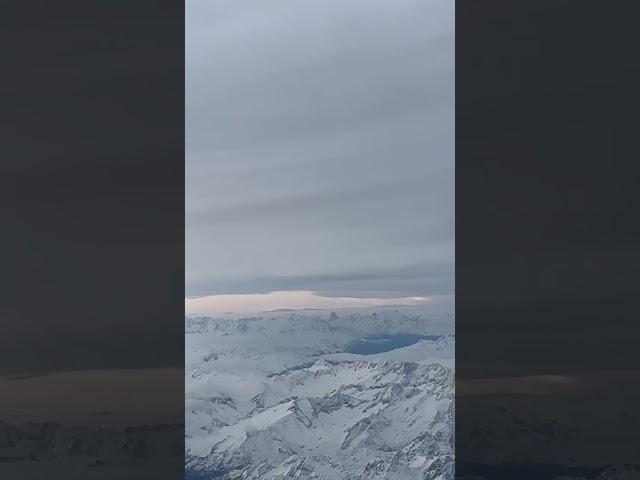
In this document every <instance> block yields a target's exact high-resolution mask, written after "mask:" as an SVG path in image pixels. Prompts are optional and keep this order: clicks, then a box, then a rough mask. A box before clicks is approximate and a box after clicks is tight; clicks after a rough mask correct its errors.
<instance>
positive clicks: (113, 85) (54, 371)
mask: <svg viewBox="0 0 640 480" xmlns="http://www.w3.org/2000/svg"><path fill="white" fill-rule="evenodd" d="M0 23H1V25H2V28H1V29H0V36H1V37H2V43H3V45H4V48H3V53H2V57H3V62H2V64H3V68H2V76H1V80H0V82H1V84H2V93H3V108H2V111H3V112H2V113H3V116H2V117H3V120H2V137H3V160H2V162H0V163H1V166H0V195H1V196H2V201H1V202H0V218H1V219H2V234H1V235H0V242H1V246H0V252H1V254H2V262H1V265H2V267H1V268H2V286H1V288H0V298H1V299H2V300H1V301H0V322H2V334H1V335H0V382H1V383H2V385H3V386H2V388H3V399H4V400H3V403H2V405H1V407H0V413H1V418H0V421H1V422H2V423H0V430H2V432H3V435H4V434H6V435H4V436H3V435H0V437H2V438H3V440H0V444H1V445H0V456H1V457H2V458H3V459H5V460H6V461H3V462H2V465H0V472H1V470H2V468H13V467H11V466H10V465H9V463H11V462H10V460H11V459H14V460H15V461H22V462H23V464H24V468H25V469H29V468H31V467H30V466H29V465H30V464H31V463H33V461H39V460H43V458H44V457H42V456H41V454H40V453H38V452H39V450H38V449H42V448H44V449H46V448H48V447H47V445H48V443H47V442H50V441H52V442H59V441H60V440H59V439H60V438H63V437H64V438H76V437H77V440H78V443H77V445H76V444H73V442H72V441H71V440H69V441H70V442H71V444H70V445H76V446H75V447H74V452H75V453H74V454H78V455H79V456H82V455H85V454H86V455H88V457H91V456H92V455H93V459H92V460H91V461H92V462H94V463H96V462H97V465H100V464H101V463H104V462H103V460H104V459H101V458H100V456H99V454H97V453H96V451H97V450H96V448H98V447H96V446H95V445H98V444H100V442H102V440H100V439H101V438H102V437H101V435H102V436H104V435H106V437H104V441H105V442H107V443H109V442H112V441H115V440H113V439H114V438H117V439H119V440H117V441H119V442H121V443H122V445H121V447H122V448H121V451H120V453H118V455H120V454H122V458H123V459H125V458H126V459H127V461H130V460H131V461H133V460H135V459H136V458H152V457H153V456H154V455H160V456H164V457H167V458H168V457H171V458H173V459H174V460H173V463H172V464H171V465H174V467H175V468H174V467H171V466H170V465H168V464H167V465H166V468H165V469H164V475H165V477H163V478H181V476H182V466H183V441H184V439H183V433H182V432H183V430H184V427H183V425H182V424H183V421H184V420H183V409H184V383H183V370H184V337H183V335H184V333H183V330H184V329H183V314H184V3H183V2H178V1H165V0H141V1H135V2H130V1H124V0H115V1H108V2H87V1H78V0H71V1H63V2H46V1H36V0H25V1H20V2H18V1H15V2H5V4H4V5H3V7H2V15H1V18H0ZM65 392H66V394H67V395H68V399H69V402H68V404H67V406H66V407H65V403H67V402H65V401H64V394H65ZM47 402H50V404H51V407H50V409H49V407H48V406H47V405H48V403H47ZM109 402H112V403H111V404H109ZM105 405H106V406H105ZM109 405H112V406H109ZM85 424H86V425H85ZM103 424H104V425H103ZM85 427H86V429H88V430H82V428H85ZM78 428H80V430H78ZM100 429H102V430H100ZM104 429H108V430H109V431H113V432H115V433H113V436H112V437H111V436H109V435H111V434H106V433H104V432H105V430H104ZM98 430H100V431H102V432H103V433H100V434H97V433H95V432H96V431H98ZM34 431H35V432H36V433H34ZM7 432H13V433H11V434H9V433H7ZM16 432H17V433H16ZM25 432H27V433H25ZM28 432H31V433H28ZM61 432H62V433H61ZM82 432H85V433H82ZM87 432H93V433H87ZM168 432H170V434H169V435H165V434H167V433H168ZM23 434H24V435H26V436H27V437H28V436H29V435H31V437H29V438H32V437H33V438H37V439H38V440H37V441H36V440H34V442H35V443H33V445H32V447H33V452H31V453H33V455H32V456H33V458H30V459H29V458H27V457H29V455H30V453H29V452H27V451H26V450H25V451H22V450H20V451H18V450H16V449H15V448H14V447H15V443H16V441H14V440H15V439H14V440H11V438H13V437H11V435H18V437H20V435H23ZM34 435H35V437H34ZM158 435H159V436H158ZM88 436H92V438H94V440H95V441H96V442H97V443H96V444H89V443H86V442H85V440H86V438H87V437H88ZM98 437H99V438H98ZM107 437H108V438H107ZM151 437H153V439H152V438H151ZM169 437H171V439H170V440H167V442H170V443H171V445H169V443H167V448H166V449H164V447H160V446H159V445H160V444H161V443H162V442H164V441H165V439H168V438H169ZM20 438H22V437H20ZM7 439H9V440H7ZM52 439H53V440H52ZM56 439H57V440H56ZM96 439H98V440H96ZM109 439H111V440H109ZM4 440H7V441H6V442H5V443H6V445H5V444H4V443H2V442H4ZM18 441H19V440H18ZM94 443H95V442H94ZM116 443H117V442H116ZM67 446H68V448H69V449H71V446H69V445H67ZM94 447H95V448H94ZM29 448H31V447H29ZM23 450H24V449H23ZM7 452H8V453H7ZM159 452H164V453H159ZM168 452H170V453H168ZM67 453H69V452H67ZM42 455H44V454H42ZM65 455H66V453H65ZM5 457H6V458H5ZM23 457H24V458H23ZM41 457H42V458H41ZM88 457H87V458H88ZM7 459H8V460H7ZM16 459H17V460H16ZM123 461H124V460H123ZM136 465H137V464H136ZM140 465H143V464H140ZM140 465H138V466H136V467H135V468H136V469H137V470H136V472H137V473H136V476H137V478H145V473H146V472H145V468H146V467H145V466H140ZM144 465H151V462H149V463H145V464H144ZM94 466H95V465H94ZM25 472H27V470H25ZM11 473H13V474H17V473H16V472H14V471H13V470H11ZM18 473H20V472H18ZM125 473H126V472H125V471H124V470H123V471H122V472H121V474H122V475H125ZM0 475H1V473H0ZM119 475H120V473H119V474H117V475H114V478H120V477H119ZM70 478H71V477H70ZM123 478H124V477H123ZM157 478H159V477H157Z"/></svg>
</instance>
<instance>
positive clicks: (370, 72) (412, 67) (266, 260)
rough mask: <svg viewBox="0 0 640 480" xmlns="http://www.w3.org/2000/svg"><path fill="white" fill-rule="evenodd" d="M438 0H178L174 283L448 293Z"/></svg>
mask: <svg viewBox="0 0 640 480" xmlns="http://www.w3.org/2000/svg"><path fill="white" fill-rule="evenodd" d="M453 21H454V15H453V4H452V3H451V2H446V1H441V0H438V1H426V2H425V1H416V0H400V1H398V2H392V3H383V4H380V3H378V2H369V1H365V0H356V1H352V2H341V1H337V0H329V1H326V0H325V1H311V2H288V1H282V0H278V1H275V2H269V4H268V5H267V4H265V3H263V2H259V1H257V0H252V1H248V2H234V1H217V2H207V1H203V0H196V1H193V2H189V3H188V5H187V26H186V32H187V38H186V42H187V44H186V62H187V65H186V71H187V77H186V82H187V83H186V195H187V197H186V209H187V210H186V220H185V222H186V245H185V248H186V272H185V276H186V296H205V295H221V294H256V293H268V292H272V291H291V290H304V291H314V292H318V294H319V295H322V296H329V297H368V298H389V297H392V298H405V297H414V296H420V297H422V296H426V297H429V296H434V295H450V294H452V293H453V284H454V283H453V265H454V144H453V141H454V123H453V121H454V113H453V112H454V93H453V89H454V42H453V36H454V28H453Z"/></svg>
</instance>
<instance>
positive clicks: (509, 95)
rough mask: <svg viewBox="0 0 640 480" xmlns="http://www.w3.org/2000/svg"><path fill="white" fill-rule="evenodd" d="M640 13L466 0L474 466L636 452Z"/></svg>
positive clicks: (462, 138) (632, 458) (462, 361)
mask: <svg viewBox="0 0 640 480" xmlns="http://www.w3.org/2000/svg"><path fill="white" fill-rule="evenodd" d="M637 13H638V12H637V7H636V4H635V3H634V2H613V3H606V4H605V3H602V2H583V1H578V0H573V1H569V0H542V1H540V0H536V1H519V2H504V1H474V0H459V1H457V2H456V265H457V268H456V313H457V317H456V328H457V332H456V335H457V345H456V354H457V358H456V369H457V372H456V375H457V380H456V384H457V393H456V411H457V417H456V422H457V425H456V470H457V476H458V477H460V478H491V479H494V478H497V479H499V478H520V479H527V478H536V479H539V480H540V479H555V478H556V477H559V476H561V475H566V476H568V477H570V478H575V477H584V478H595V477H597V476H598V475H603V478H604V476H607V475H609V476H613V477H612V478H622V476H624V475H626V474H625V473H624V472H626V470H625V468H626V469H628V470H633V471H635V469H637V468H638V467H637V464H640V450H638V448H637V445H638V443H639V442H638V438H640V428H639V427H640V421H639V419H640V409H639V407H638V405H640V401H639V399H640V388H639V387H638V383H637V374H638V371H639V368H638V366H639V365H638V361H637V342H638V338H639V337H640V331H639V327H638V322H637V318H638V305H637V299H638V298H639V297H640V295H638V293H639V292H638V290H639V287H638V281H637V279H638V274H639V273H640V224H639V223H638V221H637V218H638V185H639V182H638V181H639V180H640V177H639V175H638V171H639V169H638V166H637V159H638V140H637V136H638V131H639V128H638V127H639V124H638V123H639V122H638V111H639V108H638V107H639V106H640V103H639V102H638V99H639V96H638V85H640V82H639V81H638V80H639V77H640V75H639V73H640V62H639V61H638V55H637V45H638V44H640V42H639V38H638V29H637V25H636V22H635V19H637V18H638V16H637ZM625 465H626V466H625ZM603 472H604V473H603ZM616 475H617V476H616ZM625 478H627V477H625Z"/></svg>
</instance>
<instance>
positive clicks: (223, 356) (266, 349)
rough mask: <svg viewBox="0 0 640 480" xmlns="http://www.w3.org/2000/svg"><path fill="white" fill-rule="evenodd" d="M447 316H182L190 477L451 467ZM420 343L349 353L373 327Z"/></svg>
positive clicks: (421, 473)
mask: <svg viewBox="0 0 640 480" xmlns="http://www.w3.org/2000/svg"><path fill="white" fill-rule="evenodd" d="M453 326H454V325H453V318H452V316H451V315H438V316H435V315H434V316H432V317H429V318H425V317H422V316H418V315H414V314H405V313H402V312H399V311H394V310H391V311H380V312H375V313H366V314H358V313H352V314H347V315H344V314H343V315H341V316H338V315H336V314H335V313H326V314H325V313H323V314H319V313H285V314H276V313H273V314H270V313H269V314H262V315H260V316H256V317H253V318H240V319H238V318H219V319H214V318H205V317H190V316H187V317H186V319H185V331H186V336H185V342H186V344H185V346H186V349H185V350H186V361H185V364H186V371H185V389H186V404H185V416H186V433H185V435H186V439H185V443H186V472H187V473H186V477H185V478H187V479H190V478H192V479H196V478H197V479H202V478H210V479H223V480H231V479H240V478H242V479H245V480H252V479H255V480H257V479H260V480H275V479H284V478H290V477H292V478H297V479H301V480H304V479H318V480H320V479H323V480H343V479H344V480H364V479H398V480H403V479H432V480H436V479H439V480H448V479H452V478H453V461H454V454H453V444H454V438H453V436H454V425H453V422H454V373H453V368H454V361H453V358H454V348H455V337H454V335H453ZM398 334H403V335H419V336H421V337H422V339H421V340H419V341H417V342H416V343H414V344H412V345H409V346H404V347H400V348H395V349H392V350H389V351H386V352H380V353H375V354H370V355H363V354H356V353H345V351H346V350H348V349H349V346H350V345H353V342H358V341H362V340H364V339H368V338H371V337H372V336H380V335H398Z"/></svg>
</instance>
